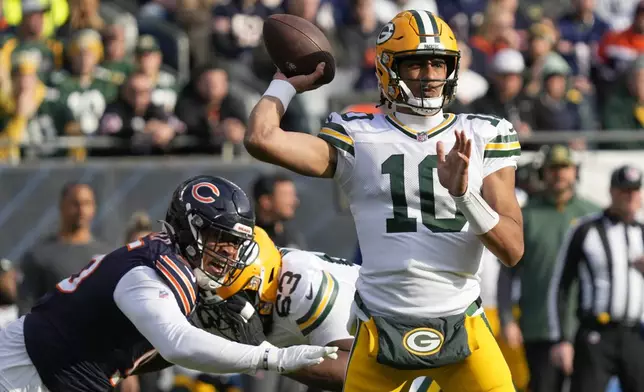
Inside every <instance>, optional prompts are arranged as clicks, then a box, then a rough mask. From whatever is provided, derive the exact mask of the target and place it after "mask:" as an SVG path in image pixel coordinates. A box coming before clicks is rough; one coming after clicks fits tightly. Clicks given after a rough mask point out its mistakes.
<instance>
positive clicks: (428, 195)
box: [381, 154, 466, 233]
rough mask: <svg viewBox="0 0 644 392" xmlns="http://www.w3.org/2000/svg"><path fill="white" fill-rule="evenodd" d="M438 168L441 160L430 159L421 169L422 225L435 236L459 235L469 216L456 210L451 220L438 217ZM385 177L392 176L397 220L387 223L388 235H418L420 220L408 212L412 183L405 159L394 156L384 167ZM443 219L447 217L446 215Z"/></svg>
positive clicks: (397, 155) (391, 187) (388, 220)
mask: <svg viewBox="0 0 644 392" xmlns="http://www.w3.org/2000/svg"><path fill="white" fill-rule="evenodd" d="M437 167H438V156H437V155H428V156H426V157H425V159H423V160H422V161H421V162H420V164H419V165H418V186H419V197H420V211H421V216H422V222H423V225H424V226H425V227H427V228H428V229H429V230H431V231H432V232H433V233H445V232H458V231H461V230H462V229H463V226H465V222H466V219H465V216H463V214H462V213H461V212H460V211H458V210H456V212H455V213H453V214H451V216H452V217H451V218H440V219H439V218H438V217H437V216H436V212H437V211H436V198H435V191H434V169H436V168H437ZM381 169H382V171H381V173H382V174H383V175H386V174H388V175H389V186H390V189H391V201H392V203H393V212H394V217H393V218H388V219H387V233H410V232H415V231H416V224H417V220H416V218H412V217H410V216H409V211H408V209H407V191H406V190H405V185H406V184H409V183H410V181H409V180H407V181H406V179H405V156H404V155H403V154H396V155H392V156H390V157H389V158H387V159H386V160H385V161H384V162H383V163H382V167H381ZM440 215H441V216H445V211H442V212H441V214H440Z"/></svg>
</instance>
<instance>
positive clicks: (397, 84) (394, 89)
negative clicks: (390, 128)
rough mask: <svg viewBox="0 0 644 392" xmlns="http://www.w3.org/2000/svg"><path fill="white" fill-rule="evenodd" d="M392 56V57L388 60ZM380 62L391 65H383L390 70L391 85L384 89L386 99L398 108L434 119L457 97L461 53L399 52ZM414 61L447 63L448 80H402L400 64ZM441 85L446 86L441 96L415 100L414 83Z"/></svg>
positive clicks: (435, 51) (443, 51)
mask: <svg viewBox="0 0 644 392" xmlns="http://www.w3.org/2000/svg"><path fill="white" fill-rule="evenodd" d="M389 56H391V57H390V58H388V57H389ZM381 57H384V59H383V58H381V59H380V61H383V60H389V61H390V64H384V63H383V64H382V65H383V66H384V68H385V69H388V70H389V85H388V86H381V88H382V89H383V90H384V91H383V95H384V97H385V98H386V99H387V100H389V101H390V102H391V103H392V104H393V105H396V106H397V107H407V108H409V109H411V110H412V111H414V112H415V113H417V114H420V115H423V116H433V115H435V114H437V113H438V112H439V111H440V110H441V109H443V107H445V105H447V104H449V103H450V102H451V101H452V100H453V99H454V96H455V94H456V83H457V80H458V67H459V63H460V53H458V52H455V53H454V52H451V51H445V50H415V51H410V52H399V53H396V54H388V53H387V54H383V56H381ZM414 58H422V59H427V58H439V59H442V60H444V61H445V64H446V66H447V72H446V78H445V79H425V78H421V79H403V78H401V76H400V64H401V63H402V62H403V61H410V60H413V59H414ZM435 82H440V83H442V84H443V86H442V92H441V94H440V95H438V96H435V97H429V98H420V97H416V96H415V95H414V94H413V92H412V90H411V88H410V85H411V84H412V83H421V84H429V83H435Z"/></svg>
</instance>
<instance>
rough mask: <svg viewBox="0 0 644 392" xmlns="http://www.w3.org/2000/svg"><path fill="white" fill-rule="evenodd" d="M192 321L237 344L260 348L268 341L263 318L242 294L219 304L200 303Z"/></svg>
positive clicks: (197, 325)
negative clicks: (261, 344) (260, 345)
mask: <svg viewBox="0 0 644 392" xmlns="http://www.w3.org/2000/svg"><path fill="white" fill-rule="evenodd" d="M191 321H192V323H193V324H194V325H195V326H196V327H198V328H201V329H203V330H204V331H207V332H210V333H211V334H213V335H217V336H221V337H223V338H226V339H228V340H232V341H235V342H239V343H243V344H250V345H253V346H258V345H259V344H260V343H262V342H263V341H265V340H266V335H265V334H264V326H263V323H262V320H261V318H260V317H259V315H258V314H257V312H256V311H255V308H254V307H253V305H252V304H251V303H250V302H248V300H247V299H246V298H244V296H243V295H240V294H236V295H234V296H233V297H231V298H229V299H228V300H226V301H225V302H220V303H218V304H207V303H203V302H202V303H199V305H198V306H197V309H195V312H194V313H193V314H192V316H191Z"/></svg>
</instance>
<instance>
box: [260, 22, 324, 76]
mask: <svg viewBox="0 0 644 392" xmlns="http://www.w3.org/2000/svg"><path fill="white" fill-rule="evenodd" d="M263 35H264V45H265V46H266V51H267V52H268V55H269V56H270V57H271V60H272V61H273V63H274V64H275V65H276V66H277V68H279V70H280V71H281V72H282V73H283V74H284V75H286V77H292V76H296V75H308V74H310V73H312V72H313V71H315V67H316V66H317V65H318V64H319V63H321V62H324V63H325V67H324V75H323V76H322V77H321V78H320V80H319V81H318V83H316V85H323V84H327V83H329V82H331V81H332V80H333V78H334V77H335V59H334V57H333V50H332V49H331V44H330V43H329V40H328V39H327V38H326V36H325V35H324V33H323V32H322V30H320V29H319V28H318V27H317V26H315V25H314V24H313V23H311V22H309V21H308V20H306V19H303V18H300V17H298V16H295V15H288V14H275V15H271V16H270V17H268V19H267V20H266V21H265V22H264V28H263Z"/></svg>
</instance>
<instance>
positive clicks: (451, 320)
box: [245, 10, 523, 392]
mask: <svg viewBox="0 0 644 392" xmlns="http://www.w3.org/2000/svg"><path fill="white" fill-rule="evenodd" d="M459 58H460V53H459V50H458V47H457V44H456V39H455V37H454V35H453V33H452V31H451V29H450V28H449V27H448V26H447V24H446V23H445V22H444V21H443V20H441V19H440V18H438V17H437V16H435V15H433V14H431V13H429V12H426V11H422V10H411V11H404V12H401V13H399V14H398V15H396V16H395V17H394V18H393V19H392V20H391V22H389V23H388V24H387V25H385V27H384V28H383V29H382V31H381V33H380V35H379V37H378V39H377V41H376V76H377V78H378V80H379V85H380V91H381V94H382V97H383V99H384V102H386V103H387V104H388V105H391V108H392V112H393V113H392V114H388V115H385V114H366V113H347V114H342V115H340V114H337V113H332V114H331V115H330V116H329V118H328V121H327V123H326V124H325V125H324V127H323V128H322V130H321V131H320V134H319V135H318V136H319V137H313V136H310V135H307V134H303V133H295V132H285V131H283V130H282V129H281V128H280V127H279V124H280V118H281V116H282V115H283V114H284V111H285V110H286V108H287V107H288V104H289V102H290V100H291V99H292V98H293V96H294V95H295V94H296V93H297V92H300V93H301V92H304V91H307V90H311V89H314V88H315V87H316V86H315V81H316V80H317V79H318V78H319V77H320V76H321V75H322V73H323V71H324V67H323V65H322V64H320V65H319V66H318V68H317V70H316V71H315V72H314V73H312V74H310V75H300V76H295V77H292V78H289V79H286V78H285V77H284V75H282V74H280V73H277V74H276V76H275V80H273V82H272V83H271V85H270V87H269V88H268V90H267V91H266V93H265V94H264V96H263V97H262V99H261V100H260V101H259V102H258V103H257V105H256V106H255V108H254V109H253V112H252V114H251V118H250V125H249V130H248V132H247V134H246V140H245V145H246V148H247V149H248V151H249V152H250V153H251V154H252V155H253V156H255V157H256V158H258V159H261V160H264V161H267V162H270V163H274V164H277V165H280V166H283V167H285V168H288V169H290V170H292V171H295V172H297V173H301V174H304V175H308V176H316V177H327V178H328V177H333V178H334V179H335V180H336V181H337V182H338V183H339V184H340V186H341V187H342V188H343V190H344V191H345V193H346V194H347V197H348V199H349V203H350V206H351V211H352V214H353V218H354V221H355V224H356V230H357V233H358V240H359V242H360V246H361V251H362V257H363V264H362V267H361V269H360V273H359V277H358V280H357V283H356V295H355V301H354V306H353V308H354V310H355V315H356V318H357V323H356V324H357V332H356V338H355V342H354V345H353V348H352V351H351V356H350V359H349V365H348V369H347V374H346V379H345V384H344V390H345V391H347V392H356V391H407V390H409V389H410V388H411V383H412V381H413V380H414V379H415V378H417V377H421V376H426V377H430V378H431V379H433V380H435V381H436V382H437V383H438V384H439V385H440V387H441V389H442V390H443V391H445V392H463V391H465V392H470V391H472V392H475V391H476V392H478V391H513V390H514V388H513V386H512V379H511V376H510V371H509V370H508V366H507V364H506V363H505V361H504V359H503V356H502V354H501V351H500V350H499V347H498V345H497V343H496V341H495V340H494V337H493V336H492V334H491V332H490V330H489V328H488V327H487V325H486V319H485V316H484V312H483V309H482V307H481V301H480V299H479V293H480V287H479V281H478V277H477V274H478V271H479V268H480V264H481V263H480V260H481V254H482V252H483V247H484V246H485V247H487V248H488V249H489V250H490V251H491V252H492V253H494V254H495V255H496V256H497V257H498V258H499V260H501V262H503V263H504V264H506V265H508V266H514V265H515V264H516V263H517V262H518V261H519V259H520V258H521V257H522V255H523V234H522V216H521V210H520V208H519V205H518V202H517V199H516V196H515V193H514V171H515V169H516V163H517V159H518V156H519V154H520V146H519V142H518V138H517V134H516V132H515V131H514V129H513V127H512V125H511V124H510V123H509V122H508V121H506V120H505V119H502V118H498V117H493V116H487V115H480V114H460V115H454V114H449V113H445V112H444V111H443V107H444V106H445V105H447V104H448V103H449V102H450V101H452V100H453V98H454V95H455V91H456V84H457V81H458V67H459Z"/></svg>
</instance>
